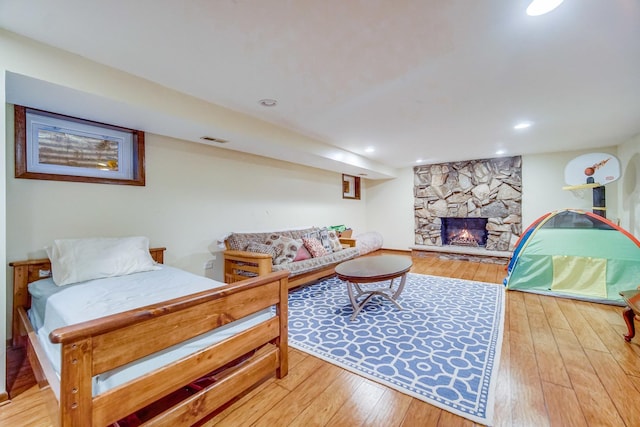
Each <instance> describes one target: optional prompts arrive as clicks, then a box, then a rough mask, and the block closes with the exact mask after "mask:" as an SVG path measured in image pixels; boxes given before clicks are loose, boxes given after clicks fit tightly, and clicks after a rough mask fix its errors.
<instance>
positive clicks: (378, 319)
mask: <svg viewBox="0 0 640 427" xmlns="http://www.w3.org/2000/svg"><path fill="white" fill-rule="evenodd" d="M398 301H399V303H400V304H401V305H402V306H403V308H404V310H402V311H400V310H398V309H397V308H396V307H395V306H394V305H393V304H391V303H390V302H389V301H387V300H386V299H384V298H380V297H375V298H374V299H373V300H372V301H370V302H369V304H368V305H367V306H366V307H365V308H364V309H363V310H362V311H361V312H360V313H359V314H358V316H357V317H356V319H355V320H354V321H350V318H351V315H352V314H353V308H352V307H351V303H350V302H349V297H348V295H347V288H346V284H344V283H343V282H342V281H341V280H340V279H338V278H337V277H333V278H329V279H326V280H323V281H320V282H317V283H315V284H313V285H310V286H306V287H303V288H299V289H298V290H294V291H292V292H290V294H289V344H290V345H291V346H292V347H294V348H297V349H299V350H301V351H304V352H306V353H309V354H312V355H314V356H316V357H319V358H321V359H324V360H326V361H328V362H330V363H333V364H336V365H338V366H341V367H343V368H345V369H347V370H350V371H352V372H355V373H357V374H359V375H362V376H364V377H367V378H370V379H372V380H374V381H376V382H379V383H381V384H384V385H386V386H388V387H391V388H394V389H396V390H398V391H400V392H402V393H405V394H408V395H410V396H413V397H415V398H417V399H420V400H423V401H425V402H427V403H430V404H432V405H434V406H437V407H439V408H442V409H444V410H447V411H449V412H452V413H454V414H457V415H460V416H462V417H465V418H468V419H470V420H472V421H475V422H479V423H482V424H486V425H491V423H492V418H493V406H494V394H495V393H494V389H495V379H496V377H497V374H498V363H499V360H500V350H501V347H502V335H503V330H504V287H503V286H500V285H498V284H489V283H481V282H471V281H467V280H459V279H450V278H444V277H434V276H425V275H419V274H408V275H407V282H406V285H405V288H404V291H403V293H402V295H401V296H400V297H399V299H398Z"/></svg>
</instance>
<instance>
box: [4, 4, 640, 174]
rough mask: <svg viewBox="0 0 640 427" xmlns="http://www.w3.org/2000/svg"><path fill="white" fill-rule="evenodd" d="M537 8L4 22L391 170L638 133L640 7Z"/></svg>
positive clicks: (56, 17)
mask: <svg viewBox="0 0 640 427" xmlns="http://www.w3.org/2000/svg"><path fill="white" fill-rule="evenodd" d="M528 3H529V0H473V1H472V0H446V1H445V0H325V1H317V0H253V1H251V0H173V1H171V0H163V1H158V0H135V1H131V0H110V1H100V2H97V1H86V0H57V1H55V2H53V1H50V0H0V26H1V27H2V28H4V29H6V30H9V31H12V32H15V33H18V34H21V35H23V36H26V37H29V38H32V39H35V40H37V41H41V42H43V43H46V44H49V45H52V46H55V47H58V48H61V49H64V50H67V51H70V52H73V53H76V54H79V55H81V56H83V57H86V58H89V59H91V60H94V61H96V62H99V63H103V64H106V65H109V66H111V67H114V68H117V69H120V70H123V71H126V72H128V73H131V74H134V75H136V76H139V77H143V78H145V79H148V80H151V81H153V82H156V83H159V84H161V85H163V86H166V87H169V88H172V89H175V90H177V91H180V92H183V93H186V94H189V95H192V96H195V97H198V98H200V99H203V100H206V101H208V102H211V103H214V104H217V105H220V106H223V107H226V108H229V109H232V110H235V111H238V112H242V113H245V114H247V115H249V116H252V117H255V118H259V119H261V120H264V121H267V122H270V123H273V124H276V125H278V126H281V127H284V128H287V129H289V130H293V131H295V132H297V133H299V134H302V135H305V136H306V137H309V138H311V139H313V140H315V141H319V142H321V143H323V144H326V145H329V146H335V147H339V148H342V149H344V150H346V151H349V152H352V153H355V154H357V155H359V156H361V157H364V158H366V159H369V160H371V161H372V162H376V163H378V164H382V165H384V166H388V167H390V168H402V167H409V166H413V165H415V164H416V160H417V159H423V161H424V163H436V162H445V161H456V160H466V159H474V158H487V157H496V156H497V155H496V151H497V150H505V155H518V154H529V153H542V152H554V151H566V150H574V149H583V148H586V149H589V148H597V147H603V146H609V145H616V144H618V143H620V142H624V141H625V140H628V139H629V138H631V137H632V136H634V135H636V134H638V133H640V2H639V1H638V0H565V1H564V3H563V4H562V5H561V6H560V7H559V8H558V9H556V10H555V11H553V12H551V13H549V14H547V15H543V16H539V17H529V16H527V15H526V14H525V9H526V7H527V6H528ZM263 98H273V99H276V100H278V105H277V106H276V107H273V108H265V107H262V106H260V105H259V104H258V100H260V99H263ZM101 108H104V106H102V107H101ZM103 111H104V110H103ZM163 120H166V118H163V117H158V118H157V120H156V123H155V124H154V123H153V122H152V123H151V124H149V128H148V129H146V130H147V131H150V132H156V133H162V131H161V129H162V126H163V124H162V121H163ZM522 120H526V121H530V122H533V126H532V127H530V128H529V129H526V130H521V131H516V130H514V129H513V126H514V125H515V124H516V123H517V122H519V121H522ZM116 124H119V123H116ZM212 136H216V135H212ZM185 139H189V138H187V137H186V136H185ZM370 146H371V147H374V148H375V151H374V152H373V153H367V152H365V149H366V148H367V147H370ZM224 147H225V148H230V149H241V150H243V151H251V147H248V148H247V147H242V148H240V147H234V141H230V143H229V144H227V145H225V146H224ZM254 148H255V152H256V153H258V154H261V155H266V156H271V157H276V158H278V157H280V154H278V149H276V148H274V149H273V150H270V147H269V145H268V144H264V143H263V144H261V145H260V146H259V147H258V145H257V144H256V145H255V147H254ZM316 149H317V147H316ZM301 157H305V156H301ZM310 157H314V156H310ZM316 157H317V156H316ZM286 160H291V159H286ZM301 162H302V163H305V162H306V163H307V164H309V163H314V160H308V159H305V160H304V161H301ZM321 163H322V162H317V164H316V166H318V167H324V168H328V169H332V168H333V169H335V167H331V166H327V165H323V164H321ZM312 165H313V164H312ZM374 175H375V174H374Z"/></svg>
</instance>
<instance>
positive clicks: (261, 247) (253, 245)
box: [245, 242, 278, 262]
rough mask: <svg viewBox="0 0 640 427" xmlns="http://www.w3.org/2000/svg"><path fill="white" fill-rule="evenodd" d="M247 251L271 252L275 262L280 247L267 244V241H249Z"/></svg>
mask: <svg viewBox="0 0 640 427" xmlns="http://www.w3.org/2000/svg"><path fill="white" fill-rule="evenodd" d="M245 250H246V251H247V252H256V253H259V254H269V255H271V258H272V259H273V261H274V262H275V260H276V258H277V257H278V249H277V248H276V247H274V246H272V245H267V244H265V243H258V242H249V244H248V245H247V247H246V248H245Z"/></svg>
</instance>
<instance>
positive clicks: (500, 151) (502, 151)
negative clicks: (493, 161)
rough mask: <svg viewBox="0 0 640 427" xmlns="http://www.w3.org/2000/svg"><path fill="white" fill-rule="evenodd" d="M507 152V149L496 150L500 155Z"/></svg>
mask: <svg viewBox="0 0 640 427" xmlns="http://www.w3.org/2000/svg"><path fill="white" fill-rule="evenodd" d="M505 153H506V151H505V150H498V151H496V155H498V156H502V155H503V154H505Z"/></svg>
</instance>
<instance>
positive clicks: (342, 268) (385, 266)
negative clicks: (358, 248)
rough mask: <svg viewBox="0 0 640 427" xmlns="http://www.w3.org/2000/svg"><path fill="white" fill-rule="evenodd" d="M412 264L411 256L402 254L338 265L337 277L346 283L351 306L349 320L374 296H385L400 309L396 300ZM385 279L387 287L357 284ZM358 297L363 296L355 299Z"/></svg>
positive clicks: (360, 259) (368, 258) (351, 261)
mask: <svg viewBox="0 0 640 427" xmlns="http://www.w3.org/2000/svg"><path fill="white" fill-rule="evenodd" d="M412 265H413V262H412V261H411V257H408V256H402V255H378V256H367V257H361V258H357V259H352V260H350V261H345V262H343V263H341V264H338V265H337V266H336V274H337V275H338V277H339V278H340V279H341V280H343V281H345V282H347V292H348V293H349V300H350V301H351V305H352V306H353V315H352V316H351V320H354V319H355V318H356V316H357V315H358V313H360V311H361V310H362V309H363V308H364V306H365V305H366V304H367V303H368V302H369V301H370V300H371V298H373V297H374V296H376V295H380V296H382V297H384V298H387V299H388V300H389V301H391V302H392V303H393V304H394V305H395V306H396V307H398V309H400V310H402V306H401V305H400V304H398V301H397V299H398V297H399V296H400V294H401V293H402V290H403V289H404V282H405V280H406V279H407V273H408V272H409V270H410V269H411V266H412ZM398 278H400V283H399V284H398V285H397V286H396V287H395V288H394V281H395V279H398ZM387 280H389V286H384V287H376V288H374V289H363V288H362V287H361V286H360V284H361V283H374V282H384V281H387ZM361 296H364V298H362V299H361V300H360V301H358V298H360V297H361Z"/></svg>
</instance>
